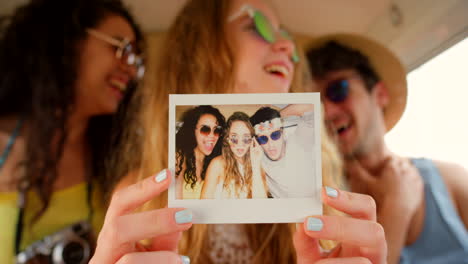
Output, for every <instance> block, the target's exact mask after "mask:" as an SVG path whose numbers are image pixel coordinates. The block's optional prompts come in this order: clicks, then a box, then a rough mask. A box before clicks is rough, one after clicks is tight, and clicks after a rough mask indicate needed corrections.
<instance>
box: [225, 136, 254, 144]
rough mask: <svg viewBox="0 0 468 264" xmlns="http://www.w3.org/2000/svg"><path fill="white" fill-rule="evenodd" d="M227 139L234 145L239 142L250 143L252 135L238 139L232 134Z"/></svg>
mask: <svg viewBox="0 0 468 264" xmlns="http://www.w3.org/2000/svg"><path fill="white" fill-rule="evenodd" d="M228 139H229V141H230V142H231V143H232V144H234V145H237V144H239V143H240V142H242V143H244V145H250V143H252V137H243V138H242V140H239V139H238V138H237V136H236V135H232V136H230V137H229V138H228ZM239 141H240V142H239Z"/></svg>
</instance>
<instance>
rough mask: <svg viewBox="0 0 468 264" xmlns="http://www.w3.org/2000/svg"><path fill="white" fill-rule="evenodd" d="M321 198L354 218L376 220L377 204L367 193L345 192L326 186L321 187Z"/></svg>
mask: <svg viewBox="0 0 468 264" xmlns="http://www.w3.org/2000/svg"><path fill="white" fill-rule="evenodd" d="M322 200H323V202H324V203H325V204H327V205H329V206H331V207H333V208H335V209H337V210H339V211H342V212H344V213H347V214H349V215H350V216H352V217H354V218H358V219H363V220H370V221H377V205H376V203H375V200H374V199H373V198H372V197H371V196H369V195H365V194H358V193H352V192H346V191H342V190H337V189H335V188H332V187H328V186H326V187H324V188H323V189H322Z"/></svg>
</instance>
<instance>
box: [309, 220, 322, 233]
mask: <svg viewBox="0 0 468 264" xmlns="http://www.w3.org/2000/svg"><path fill="white" fill-rule="evenodd" d="M322 228H323V222H322V219H320V218H314V217H309V218H307V230H309V231H320V230H322Z"/></svg>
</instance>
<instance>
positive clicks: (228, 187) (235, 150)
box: [201, 112, 267, 199]
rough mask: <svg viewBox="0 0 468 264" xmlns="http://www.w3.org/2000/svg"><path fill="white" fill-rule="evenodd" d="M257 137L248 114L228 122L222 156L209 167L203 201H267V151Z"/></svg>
mask: <svg viewBox="0 0 468 264" xmlns="http://www.w3.org/2000/svg"><path fill="white" fill-rule="evenodd" d="M254 136H255V131H254V129H253V127H252V125H251V124H250V121H249V116H248V115H247V114H246V113H243V112H235V113H233V114H232V115H231V116H230V117H229V118H228V121H227V128H226V136H225V137H224V140H223V147H222V155H221V156H218V157H216V158H214V159H213V161H212V162H211V163H210V165H209V167H208V170H207V175H206V179H205V185H204V186H203V189H202V193H201V198H202V199H226V198H244V199H245V198H267V191H266V186H265V180H264V174H263V176H262V170H261V158H262V157H263V150H262V149H261V147H260V146H259V145H258V143H257V144H256V141H255V139H254Z"/></svg>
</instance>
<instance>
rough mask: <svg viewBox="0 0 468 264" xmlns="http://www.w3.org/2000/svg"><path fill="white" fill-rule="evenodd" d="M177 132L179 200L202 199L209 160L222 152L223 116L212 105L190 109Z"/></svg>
mask: <svg viewBox="0 0 468 264" xmlns="http://www.w3.org/2000/svg"><path fill="white" fill-rule="evenodd" d="M182 121H183V124H182V126H181V127H180V129H179V131H178V132H177V134H176V169H175V173H176V177H177V198H178V199H199V198H200V192H201V189H202V186H203V182H204V179H205V174H206V169H207V167H208V165H209V164H210V161H211V160H212V159H213V158H214V157H217V156H219V155H220V154H221V144H222V142H221V140H219V139H220V138H222V135H223V130H224V125H225V119H224V116H223V115H222V114H221V113H220V112H219V110H218V109H216V108H214V107H212V106H210V105H201V106H197V107H194V108H192V109H189V110H187V111H186V112H185V113H184V114H183V117H182Z"/></svg>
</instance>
